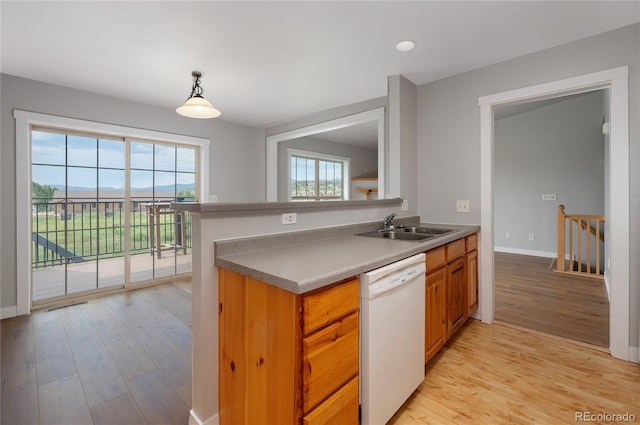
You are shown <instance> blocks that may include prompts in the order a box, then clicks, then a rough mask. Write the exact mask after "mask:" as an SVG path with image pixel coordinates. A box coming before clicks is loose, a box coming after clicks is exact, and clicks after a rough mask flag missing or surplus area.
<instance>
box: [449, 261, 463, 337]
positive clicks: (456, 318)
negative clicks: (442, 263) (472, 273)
mask: <svg viewBox="0 0 640 425" xmlns="http://www.w3.org/2000/svg"><path fill="white" fill-rule="evenodd" d="M446 292H447V338H451V336H452V335H453V334H454V333H455V332H456V331H457V330H458V329H460V327H461V326H462V324H463V323H464V321H465V320H466V318H467V308H468V305H467V276H466V273H465V257H462V258H458V259H457V260H455V261H453V262H451V263H450V264H448V265H447V291H446Z"/></svg>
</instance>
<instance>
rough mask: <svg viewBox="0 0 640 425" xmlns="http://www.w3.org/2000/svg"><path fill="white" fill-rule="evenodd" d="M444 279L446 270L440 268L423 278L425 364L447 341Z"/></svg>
mask: <svg viewBox="0 0 640 425" xmlns="http://www.w3.org/2000/svg"><path fill="white" fill-rule="evenodd" d="M446 277H447V273H446V269H444V268H441V269H439V270H436V271H433V272H431V273H429V274H427V276H426V278H425V285H426V287H425V289H426V290H425V309H426V310H425V313H426V314H425V337H424V342H425V355H424V362H425V363H426V362H428V361H429V359H431V357H433V356H434V355H435V354H436V353H437V352H438V350H440V348H442V346H443V345H444V344H445V342H446V341H447V318H446V297H445V282H446Z"/></svg>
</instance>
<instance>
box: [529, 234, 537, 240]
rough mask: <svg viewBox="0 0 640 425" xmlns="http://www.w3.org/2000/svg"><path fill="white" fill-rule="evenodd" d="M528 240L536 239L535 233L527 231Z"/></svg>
mask: <svg viewBox="0 0 640 425" xmlns="http://www.w3.org/2000/svg"><path fill="white" fill-rule="evenodd" d="M529 240H530V241H535V240H536V235H534V234H533V233H529Z"/></svg>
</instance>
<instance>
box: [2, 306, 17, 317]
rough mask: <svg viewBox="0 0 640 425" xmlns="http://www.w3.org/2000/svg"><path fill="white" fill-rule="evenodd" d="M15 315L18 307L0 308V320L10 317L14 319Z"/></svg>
mask: <svg viewBox="0 0 640 425" xmlns="http://www.w3.org/2000/svg"><path fill="white" fill-rule="evenodd" d="M17 315H18V307H17V306H15V305H12V306H10V307H2V308H0V319H8V318H10V317H16V316H17Z"/></svg>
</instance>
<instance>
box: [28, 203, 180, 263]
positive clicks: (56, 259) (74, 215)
mask: <svg viewBox="0 0 640 425" xmlns="http://www.w3.org/2000/svg"><path fill="white" fill-rule="evenodd" d="M120 201H121V200H114V201H107V202H99V203H96V202H75V203H66V204H64V205H61V204H60V203H59V202H34V203H33V208H32V235H31V238H32V267H33V268H40V267H49V266H57V265H61V264H65V263H70V262H81V261H87V260H95V259H97V258H110V257H121V256H123V255H124V254H125V211H124V208H123V203H122V202H120ZM147 209H148V207H147V206H145V204H144V203H142V202H140V203H136V204H135V205H133V206H132V207H131V209H130V213H129V214H130V216H129V217H130V218H129V220H130V232H129V233H130V250H131V254H141V253H144V252H148V253H150V254H153V253H154V252H155V251H156V250H157V249H156V247H157V246H160V245H162V246H170V245H177V244H176V241H180V242H181V243H180V246H179V248H180V249H182V250H183V251H184V252H186V249H187V248H189V249H190V248H191V216H190V214H184V213H181V214H179V215H177V214H163V215H162V216H160V217H158V218H157V220H159V223H158V222H157V221H156V222H155V223H153V224H154V226H153V228H152V226H151V225H150V224H151V223H150V222H149V214H148V211H147ZM157 241H159V242H160V243H159V244H158V243H157Z"/></svg>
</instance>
